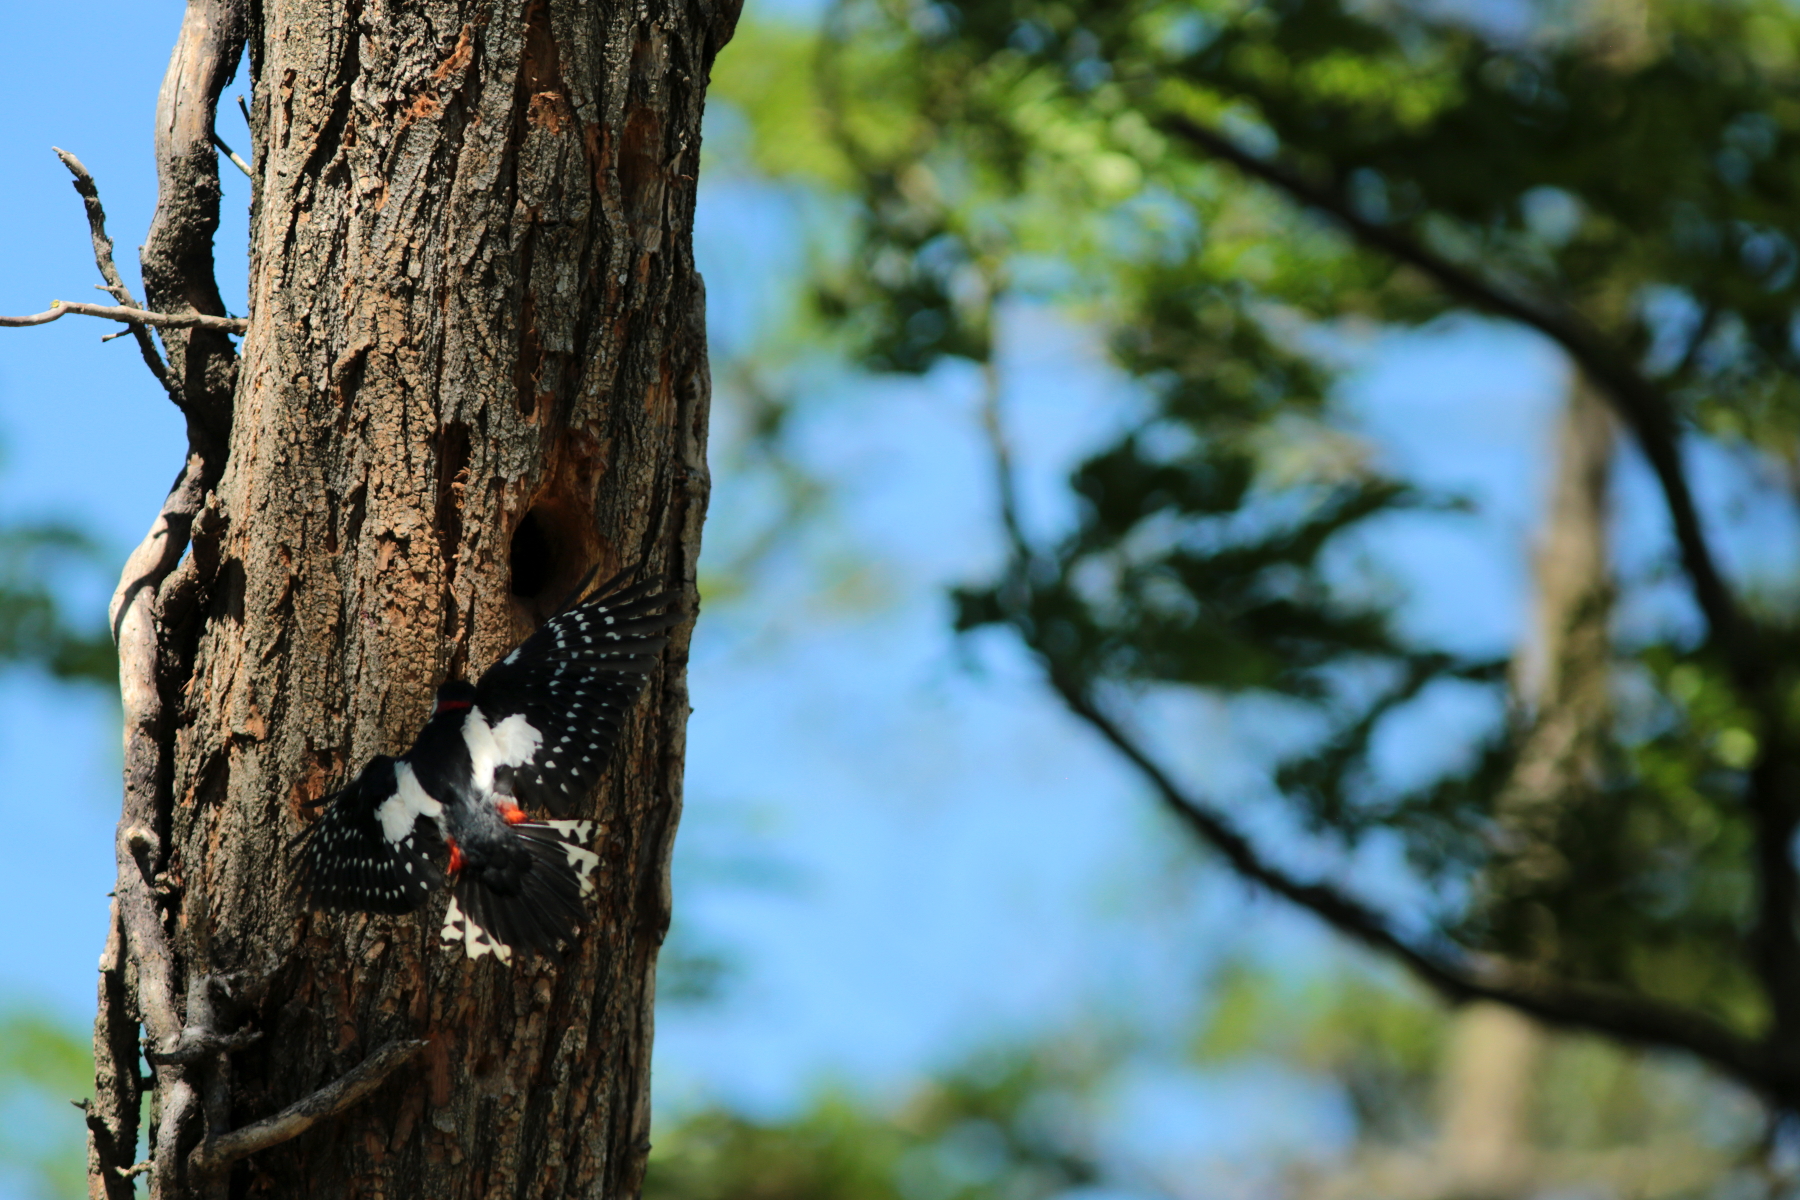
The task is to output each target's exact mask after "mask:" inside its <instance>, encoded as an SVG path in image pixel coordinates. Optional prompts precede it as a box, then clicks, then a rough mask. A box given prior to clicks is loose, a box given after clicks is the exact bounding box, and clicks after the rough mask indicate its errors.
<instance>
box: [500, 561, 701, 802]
mask: <svg viewBox="0 0 1800 1200" xmlns="http://www.w3.org/2000/svg"><path fill="white" fill-rule="evenodd" d="M624 578H625V577H624V576H620V577H619V578H615V579H614V580H612V581H610V582H608V583H606V584H603V585H602V586H601V587H600V588H599V589H597V590H596V591H595V593H594V594H593V596H591V597H590V598H589V599H586V600H583V601H582V602H580V603H578V604H574V605H572V606H570V607H569V608H567V609H565V610H563V611H562V612H560V613H558V614H557V615H556V616H554V617H551V618H550V619H549V620H548V621H546V622H544V624H543V626H542V627H541V628H539V629H538V631H537V632H536V633H533V634H532V635H531V636H530V637H529V638H527V639H526V640H525V641H524V642H523V643H521V644H520V645H519V646H518V647H517V648H516V649H514V650H513V651H512V653H510V654H508V655H507V656H506V657H505V658H502V659H501V660H500V661H499V662H497V663H495V664H494V665H493V666H491V667H489V668H488V669H487V671H486V672H485V673H484V674H483V675H482V676H481V678H480V679H479V680H478V681H476V684H475V708H476V711H477V712H479V713H480V722H481V724H482V725H485V727H486V730H487V731H488V732H489V733H490V734H491V743H490V740H489V739H486V738H484V737H483V734H482V730H481V728H479V727H478V726H477V724H476V723H475V722H474V721H471V722H470V723H469V725H468V727H467V729H468V733H467V736H468V737H469V748H470V752H471V755H472V756H473V760H474V762H473V765H474V772H475V783H476V786H477V787H478V788H479V787H483V786H486V787H491V788H493V789H494V790H496V791H498V792H500V793H501V794H503V795H511V796H514V797H516V798H517V799H518V800H520V801H521V802H523V803H525V804H527V805H530V806H532V807H534V808H544V809H548V810H549V811H550V812H552V813H554V814H556V815H558V816H565V815H568V814H569V813H571V812H573V811H574V810H575V808H576V806H578V805H579V804H580V803H581V802H582V800H583V799H585V798H586V796H587V794H588V792H589V791H591V790H592V788H593V786H594V783H595V781H596V780H597V779H599V777H600V771H601V769H602V768H603V767H605V765H606V761H607V759H608V758H609V757H610V756H611V754H612V751H613V748H614V746H615V745H617V743H618V740H619V729H620V726H621V725H622V724H623V722H624V720H625V716H626V714H627V713H628V712H629V711H630V708H631V705H632V702H633V701H635V700H636V699H637V698H638V695H639V693H641V692H642V691H643V690H644V682H645V676H646V675H647V674H648V673H649V671H650V670H651V668H652V667H654V666H655V665H656V656H657V654H658V653H659V652H660V651H661V650H662V648H663V646H664V645H666V644H667V642H668V640H669V639H668V638H667V637H666V636H664V631H666V630H667V629H668V628H669V627H670V626H672V625H674V624H675V623H676V622H677V621H679V620H680V619H681V614H680V612H679V610H677V609H676V607H675V597H674V596H673V595H670V594H669V593H666V592H659V591H657V590H656V589H657V588H658V587H659V586H660V581H656V580H652V581H648V582H643V583H635V584H630V585H628V586H620V584H621V582H622V580H623V579H624ZM471 715H473V714H471Z"/></svg>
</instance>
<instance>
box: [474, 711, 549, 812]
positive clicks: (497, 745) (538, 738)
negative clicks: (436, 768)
mask: <svg viewBox="0 0 1800 1200" xmlns="http://www.w3.org/2000/svg"><path fill="white" fill-rule="evenodd" d="M463 742H464V744H466V745H467V746H468V747H469V766H470V770H471V772H472V774H473V776H474V778H473V780H472V782H473V783H474V785H475V788H476V790H477V791H482V792H491V791H493V789H494V771H495V770H496V769H497V768H499V767H518V766H523V765H524V764H525V763H528V762H530V761H531V756H532V755H534V754H536V753H537V750H538V747H539V746H541V745H543V744H544V735H543V734H541V733H539V732H538V731H537V730H536V729H535V728H533V727H532V724H531V722H529V721H527V720H526V719H525V715H524V714H523V713H514V714H513V715H512V716H510V717H508V718H506V719H505V720H504V721H502V722H500V723H499V724H498V725H489V724H488V720H487V716H486V714H484V713H483V712H482V711H481V709H480V708H479V707H476V708H471V709H470V710H469V715H468V716H467V717H465V718H464V719H463Z"/></svg>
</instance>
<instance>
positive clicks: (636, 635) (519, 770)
mask: <svg viewBox="0 0 1800 1200" xmlns="http://www.w3.org/2000/svg"><path fill="white" fill-rule="evenodd" d="M631 574H632V573H631V572H626V573H625V574H622V575H620V576H618V577H616V578H614V579H613V580H611V581H609V582H608V583H605V584H602V585H601V586H600V587H599V588H596V589H595V590H594V591H593V593H592V594H591V595H589V596H588V597H587V598H586V599H579V600H577V601H575V602H573V603H571V604H569V605H567V606H565V607H564V608H563V610H562V611H561V612H559V613H557V614H556V615H555V616H553V617H551V618H550V619H549V620H548V621H546V622H544V624H543V625H542V626H541V627H540V628H539V629H538V630H537V632H535V633H533V634H532V635H531V636H530V637H529V638H527V639H525V641H524V642H522V643H521V644H520V645H518V646H517V647H515V648H514V649H513V650H512V652H511V653H509V654H507V655H506V656H505V657H504V658H502V659H501V660H500V661H499V662H496V663H495V664H494V665H493V666H491V667H489V668H488V669H487V670H486V671H485V672H483V673H482V676H481V678H480V679H479V680H477V681H476V682H474V683H472V684H471V683H462V682H451V683H446V684H444V685H443V686H442V687H440V688H438V692H437V707H436V709H435V710H434V711H433V713H432V715H431V719H430V720H429V721H427V722H426V723H425V728H424V730H423V731H421V732H420V734H419V736H418V739H417V740H416V741H414V742H413V744H412V748H411V749H409V750H408V751H407V752H406V753H404V754H402V755H400V756H399V757H398V758H390V757H388V756H387V755H385V754H384V755H378V756H377V757H376V758H375V759H373V760H372V761H371V762H370V763H369V765H368V766H366V767H364V768H363V770H362V772H361V774H359V775H358V776H357V777H356V778H355V779H354V780H352V781H351V782H350V784H349V785H348V786H346V787H345V788H343V789H342V790H341V791H339V792H337V793H336V794H335V795H333V796H331V797H329V798H328V799H327V800H326V804H327V806H328V807H326V809H325V811H324V813H323V814H322V815H321V816H320V817H319V819H318V820H317V821H316V822H314V824H313V825H312V826H311V827H310V828H308V829H307V830H306V832H305V833H303V834H302V835H301V845H302V850H301V872H302V878H303V880H304V886H305V888H306V892H307V895H308V897H309V899H310V900H311V902H312V903H313V905H314V906H315V907H318V908H327V909H337V910H350V911H356V912H375V913H407V912H413V911H415V910H417V909H418V908H420V907H421V906H422V905H424V904H425V902H426V901H427V900H429V899H430V898H431V895H432V893H433V892H434V891H435V890H436V889H437V888H438V887H439V886H440V885H442V884H443V883H444V882H445V880H446V878H447V879H448V881H449V884H450V904H449V908H448V909H447V911H446V913H445V916H444V927H443V939H444V941H445V942H447V943H450V944H453V945H460V946H461V947H462V948H463V950H464V952H465V953H467V954H468V956H469V957H470V958H480V957H481V956H482V955H484V954H492V955H494V956H495V957H496V958H498V959H499V960H500V961H501V962H509V961H511V959H512V955H513V952H514V951H515V950H524V951H529V952H536V953H549V952H551V951H553V950H554V949H555V948H556V947H557V945H558V944H559V943H570V942H573V941H574V938H575V933H576V929H577V927H578V926H579V925H580V923H581V919H582V915H583V906H582V899H583V898H584V897H586V896H588V895H591V894H592V892H593V890H594V873H595V871H596V870H597V869H598V867H599V865H600V858H599V855H597V854H596V853H595V852H594V851H593V850H592V849H590V848H589V846H590V844H591V843H592V841H593V832H594V824H593V822H592V821H584V820H569V819H552V820H534V819H533V818H531V817H529V816H527V815H526V813H525V811H524V808H523V807H521V806H522V805H525V806H530V807H532V808H534V809H544V810H548V811H549V813H550V814H551V816H552V817H553V818H568V817H569V816H570V815H571V814H572V813H574V812H575V811H576V808H577V806H578V805H580V804H582V803H583V802H584V801H585V800H586V799H587V798H588V796H589V794H590V793H591V791H592V790H593V786H594V782H595V780H596V779H597V778H598V777H599V774H600V771H601V768H603V767H604V766H605V765H606V760H607V758H608V757H609V756H610V755H611V753H612V750H613V747H614V746H615V745H616V744H617V743H618V740H619V730H620V727H621V725H622V723H623V722H624V719H625V715H626V713H627V712H629V711H630V708H631V705H632V703H633V702H634V701H635V700H636V699H637V698H638V695H639V694H640V693H641V692H642V691H643V689H644V683H645V678H646V676H647V675H648V673H649V672H650V670H651V668H652V667H653V666H654V665H655V664H656V660H657V655H658V653H659V652H660V651H661V650H662V648H663V646H664V645H665V644H666V643H667V642H668V638H667V637H666V636H664V632H665V631H666V630H667V629H668V628H669V627H670V626H672V625H674V624H675V623H676V622H677V621H678V620H679V619H680V613H679V612H678V610H677V609H676V607H675V603H674V597H673V596H672V595H670V594H668V593H663V592H658V591H657V590H656V589H657V587H658V586H659V581H651V582H646V583H635V584H629V585H625V584H624V581H625V580H626V579H628V578H629V577H630V575H631Z"/></svg>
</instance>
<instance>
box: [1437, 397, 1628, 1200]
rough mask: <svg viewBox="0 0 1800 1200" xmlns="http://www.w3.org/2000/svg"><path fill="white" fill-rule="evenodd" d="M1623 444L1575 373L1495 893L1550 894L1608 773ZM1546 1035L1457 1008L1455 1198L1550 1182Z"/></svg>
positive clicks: (1520, 667) (1519, 689)
mask: <svg viewBox="0 0 1800 1200" xmlns="http://www.w3.org/2000/svg"><path fill="white" fill-rule="evenodd" d="M1615 441H1616V437H1615V434H1614V430H1613V421H1612V417H1611V415H1610V414H1609V413H1608V412H1607V410H1606V406H1605V403H1604V402H1603V401H1602V400H1601V399H1600V397H1598V396H1597V395H1595V394H1594V391H1593V389H1592V388H1591V387H1590V386H1589V385H1588V384H1587V382H1586V381H1585V380H1584V379H1582V378H1580V377H1579V376H1577V377H1576V378H1575V379H1574V380H1572V381H1571V383H1570V386H1569V394H1568V399H1567V401H1566V402H1565V404H1564V406H1563V410H1562V414H1561V417H1560V419H1559V420H1558V422H1557V431H1556V468H1555V474H1554V476H1553V478H1552V481H1551V491H1550V507H1549V511H1548V513H1547V514H1546V517H1545V522H1544V533H1543V538H1542V541H1541V543H1540V544H1539V546H1538V554H1537V564H1536V572H1535V575H1536V583H1537V611H1536V613H1535V621H1534V624H1535V628H1534V630H1533V631H1532V637H1531V639H1530V640H1529V641H1528V642H1527V643H1526V645H1525V647H1524V651H1523V653H1521V654H1520V655H1519V656H1518V658H1517V659H1516V660H1515V670H1514V673H1513V692H1514V697H1515V700H1516V702H1518V703H1519V704H1520V705H1522V706H1523V707H1524V708H1525V709H1526V710H1527V711H1528V713H1529V716H1530V719H1531V720H1532V722H1533V724H1532V729H1531V733H1530V735H1529V736H1528V737H1527V738H1526V740H1525V744H1524V746H1523V748H1522V750H1521V752H1520V755H1519V762H1518V765H1517V768H1516V769H1515V772H1514V775H1513V778H1512V780H1511V781H1510V783H1509V784H1508V786H1507V789H1506V791H1505V792H1504V793H1503V794H1502V796H1501V800H1500V808H1499V813H1498V816H1499V825H1500V827H1501V829H1502V830H1503V833H1504V836H1506V837H1507V838H1508V839H1509V841H1510V842H1511V843H1512V846H1511V847H1510V848H1511V850H1512V854H1511V857H1510V858H1509V859H1508V860H1507V862H1506V863H1505V864H1504V866H1503V867H1501V868H1500V869H1499V871H1498V872H1497V878H1495V879H1492V880H1489V881H1488V886H1490V887H1495V888H1498V889H1499V890H1501V891H1505V890H1506V889H1509V888H1512V887H1519V886H1524V887H1527V888H1530V887H1540V886H1543V885H1544V884H1545V883H1546V882H1548V881H1549V880H1550V879H1553V878H1555V877H1558V876H1559V875H1560V874H1562V873H1564V872H1566V870H1567V864H1566V863H1564V862H1563V861H1562V859H1561V857H1560V856H1559V855H1557V854H1556V853H1555V850H1554V847H1556V846H1557V845H1559V844H1561V837H1562V832H1563V831H1562V829H1561V822H1562V821H1563V819H1564V818H1565V817H1566V816H1567V806H1568V799H1569V797H1570V796H1571V795H1572V794H1578V793H1579V792H1580V790H1581V789H1582V788H1583V787H1585V786H1589V785H1592V784H1593V783H1594V782H1595V781H1596V778H1597V775H1598V771H1599V767H1600V763H1599V750H1600V746H1601V743H1602V739H1603V738H1604V737H1605V733H1606V726H1607V721H1608V719H1609V717H1610V714H1611V707H1612V706H1611V697H1610V688H1611V641H1610V636H1609V630H1608V622H1609V620H1610V617H1611V612H1612V604H1611V597H1612V567H1611V563H1610V561H1609V555H1608V546H1609V544H1610V539H1609V538H1608V536H1607V526H1608V523H1609V519H1610V514H1611V504H1610V501H1609V493H1610V490H1611V481H1612V459H1613V452H1614V445H1615ZM1534 933H1535V934H1536V935H1537V937H1536V941H1537V945H1536V946H1535V947H1534V948H1533V949H1534V951H1535V953H1536V954H1537V955H1539V956H1541V957H1543V958H1548V957H1550V956H1552V955H1553V954H1554V953H1555V931H1554V930H1553V929H1549V928H1541V929H1538V930H1535V931H1534ZM1545 1041H1546V1035H1545V1033H1544V1030H1543V1028H1542V1027H1541V1026H1540V1025H1538V1024H1537V1023H1536V1022H1535V1021H1533V1020H1532V1019H1531V1018H1529V1017H1527V1016H1524V1015H1523V1014H1521V1013H1518V1012H1516V1011H1514V1010H1512V1009H1507V1008H1502V1007H1500V1006H1499V1005H1493V1004H1470V1005H1466V1006H1464V1007H1463V1008H1462V1009H1461V1010H1460V1011H1459V1012H1458V1013H1457V1014H1456V1017H1455V1019H1454V1021H1453V1024H1452V1028H1451V1035H1450V1053H1449V1054H1448V1055H1447V1059H1446V1062H1445V1064H1444V1072H1443V1076H1442V1080H1441V1103H1442V1106H1443V1108H1442V1124H1441V1132H1440V1139H1439V1145H1438V1156H1439V1160H1440V1164H1441V1168H1442V1170H1443V1171H1444V1173H1445V1177H1446V1179H1447V1180H1449V1181H1450V1186H1451V1190H1452V1192H1453V1194H1456V1195H1468V1196H1515V1195H1527V1194H1530V1193H1532V1192H1534V1191H1536V1190H1538V1188H1539V1187H1540V1186H1541V1185H1542V1184H1543V1182H1544V1181H1543V1179H1542V1178H1541V1177H1539V1175H1538V1172H1537V1171H1536V1169H1535V1168H1536V1166H1537V1163H1536V1159H1537V1152H1536V1145H1535V1139H1534V1138H1533V1136H1532V1129H1531V1115H1532V1111H1533V1107H1534V1100H1535V1092H1536V1083H1537V1074H1538V1067H1539V1065H1540V1064H1541V1062H1542V1060H1543V1051H1544V1048H1545V1047H1544V1043H1545Z"/></svg>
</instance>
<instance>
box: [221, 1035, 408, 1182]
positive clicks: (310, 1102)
mask: <svg viewBox="0 0 1800 1200" xmlns="http://www.w3.org/2000/svg"><path fill="white" fill-rule="evenodd" d="M426 1044H427V1043H425V1042H424V1041H419V1040H412V1041H396V1042H389V1043H388V1044H387V1045H385V1046H383V1047H382V1048H381V1049H379V1050H377V1051H376V1052H375V1053H374V1054H371V1055H370V1056H369V1057H368V1058H366V1059H364V1060H363V1061H362V1062H361V1063H360V1064H358V1065H357V1066H355V1067H352V1068H351V1069H350V1070H349V1071H347V1072H346V1073H344V1074H343V1075H341V1076H339V1077H338V1078H337V1079H335V1080H333V1081H332V1082H330V1083H328V1084H326V1085H325V1086H324V1087H322V1088H320V1089H319V1090H318V1091H316V1092H314V1093H313V1094H312V1095H310V1096H307V1097H305V1098H304V1099H301V1100H296V1101H295V1102H294V1103H292V1104H290V1105H288V1106H287V1107H286V1108H284V1109H282V1110H281V1111H280V1112H278V1113H276V1114H275V1115H274V1116H272V1117H265V1118H264V1119H262V1120H260V1121H257V1122H255V1123H254V1124H250V1125H246V1126H244V1127H243V1128H242V1129H234V1130H232V1131H231V1132H230V1133H225V1134H219V1135H217V1136H209V1137H207V1138H206V1139H205V1140H204V1141H202V1142H201V1143H200V1144H199V1145H198V1146H196V1147H195V1148H194V1152H193V1153H192V1154H191V1155H189V1156H188V1170H189V1171H190V1172H192V1173H193V1174H194V1175H196V1176H204V1175H212V1174H215V1173H217V1172H219V1171H222V1170H224V1169H225V1168H226V1167H228V1166H230V1165H231V1164H232V1163H234V1162H236V1161H238V1159H240V1158H245V1157H247V1156H249V1155H252V1154H255V1153H256V1152H257V1151H259V1150H267V1149H268V1148H269V1147H271V1146H278V1145H280V1144H281V1143H282V1142H286V1141H291V1140H292V1139H294V1138H297V1137H299V1136H300V1135H301V1134H303V1133H305V1132H306V1131H307V1130H308V1129H311V1128H312V1127H313V1126H314V1125H317V1124H318V1123H319V1122H320V1121H323V1120H324V1119H325V1118H327V1117H331V1116H335V1115H337V1114H338V1113H341V1112H343V1111H344V1110H345V1109H347V1108H349V1107H350V1106H351V1105H353V1104H355V1103H356V1102H357V1101H359V1100H361V1099H362V1098H363V1097H365V1096H367V1095H368V1094H369V1093H370V1092H373V1091H374V1090H375V1089H376V1088H378V1087H380V1086H381V1085H382V1084H383V1083H385V1082H387V1078H388V1076H390V1075H392V1074H393V1073H394V1072H395V1071H397V1070H399V1069H400V1068H401V1067H402V1066H404V1065H406V1063H407V1062H408V1061H410V1060H411V1059H412V1057H413V1056H414V1055H416V1054H417V1053H418V1052H419V1051H421V1050H423V1049H424V1048H425V1046H426Z"/></svg>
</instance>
